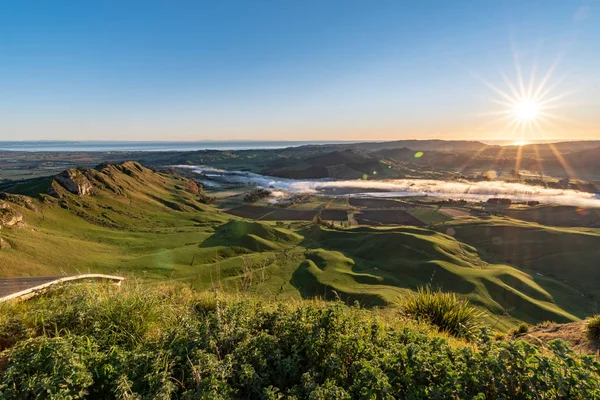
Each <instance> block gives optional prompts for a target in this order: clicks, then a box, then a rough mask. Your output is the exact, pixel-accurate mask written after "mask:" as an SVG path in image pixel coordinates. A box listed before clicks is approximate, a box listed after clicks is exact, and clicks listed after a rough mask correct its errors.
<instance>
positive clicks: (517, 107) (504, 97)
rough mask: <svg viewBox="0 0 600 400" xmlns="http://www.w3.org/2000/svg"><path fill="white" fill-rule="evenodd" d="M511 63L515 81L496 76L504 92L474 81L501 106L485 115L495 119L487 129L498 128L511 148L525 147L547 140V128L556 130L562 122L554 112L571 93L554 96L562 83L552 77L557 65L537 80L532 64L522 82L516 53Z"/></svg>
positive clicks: (503, 74) (484, 81) (560, 117)
mask: <svg viewBox="0 0 600 400" xmlns="http://www.w3.org/2000/svg"><path fill="white" fill-rule="evenodd" d="M514 59H515V72H516V74H515V75H516V78H514V79H512V80H511V79H510V78H509V77H508V75H507V74H505V73H504V72H502V71H501V72H500V75H501V76H502V80H503V82H504V85H505V87H504V88H501V87H499V86H498V85H495V84H493V83H491V82H490V81H488V80H486V79H482V78H480V77H477V76H476V78H477V79H478V80H480V81H481V82H483V84H485V86H487V87H488V88H489V89H491V91H492V92H493V93H494V96H493V97H492V98H490V99H489V100H490V101H491V102H492V103H494V104H496V105H499V106H501V108H500V109H497V110H494V111H491V112H488V113H485V115H488V116H489V115H495V116H498V118H496V119H494V120H493V121H491V122H490V125H495V126H498V125H499V124H501V125H502V130H501V133H502V134H503V135H509V136H510V137H512V139H513V140H514V142H515V144H526V143H528V142H529V140H531V139H532V138H534V139H535V138H540V137H544V136H547V134H548V127H552V128H554V129H558V130H560V126H558V124H557V123H559V122H561V121H565V120H566V118H564V116H561V115H560V114H559V113H557V111H558V112H560V109H561V108H562V107H564V106H565V105H566V104H564V103H561V102H562V101H563V100H564V99H565V98H567V97H568V96H570V95H572V94H573V93H574V92H573V91H565V92H558V90H557V88H558V86H559V84H560V83H561V82H562V80H561V79H554V77H553V75H554V72H555V70H556V67H557V65H558V61H556V62H555V63H554V64H553V65H552V66H551V67H550V68H549V69H548V70H547V71H546V73H545V74H543V76H541V78H538V77H537V76H536V71H537V63H534V65H533V67H532V69H531V72H530V73H529V76H528V77H527V79H526V78H525V77H524V76H523V72H522V71H523V68H522V66H521V65H520V62H519V58H518V56H517V55H516V53H515V57H514ZM545 138H546V139H547V137H545Z"/></svg>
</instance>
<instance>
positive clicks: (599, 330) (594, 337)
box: [585, 315, 600, 344]
mask: <svg viewBox="0 0 600 400" xmlns="http://www.w3.org/2000/svg"><path fill="white" fill-rule="evenodd" d="M585 333H586V336H587V337H588V339H589V340H590V341H592V342H594V343H597V344H600V315H596V316H595V317H593V318H590V319H589V320H588V321H587V322H586V326H585Z"/></svg>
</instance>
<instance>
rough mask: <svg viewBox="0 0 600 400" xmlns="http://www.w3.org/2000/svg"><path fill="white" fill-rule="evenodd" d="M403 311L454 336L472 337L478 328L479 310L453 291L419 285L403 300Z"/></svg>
mask: <svg viewBox="0 0 600 400" xmlns="http://www.w3.org/2000/svg"><path fill="white" fill-rule="evenodd" d="M403 308H404V311H405V312H407V313H408V314H410V315H411V316H413V317H414V318H417V319H421V320H425V321H427V322H429V323H430V324H432V325H434V326H437V327H438V328H439V329H440V330H441V331H444V332H448V333H450V334H451V335H454V336H456V337H464V338H467V339H469V338H473V337H474V336H475V335H476V333H477V332H478V331H479V330H480V328H481V326H480V319H481V316H482V314H481V312H480V311H478V310H477V309H476V308H475V307H473V306H471V305H469V302H468V301H466V300H461V299H459V298H458V296H457V295H456V294H454V293H444V292H442V291H433V290H431V288H430V287H429V286H426V287H424V288H423V287H420V288H419V289H418V290H417V293H415V294H413V295H410V296H409V297H408V298H407V299H405V300H404V302H403Z"/></svg>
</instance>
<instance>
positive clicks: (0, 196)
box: [0, 192, 37, 211]
mask: <svg viewBox="0 0 600 400" xmlns="http://www.w3.org/2000/svg"><path fill="white" fill-rule="evenodd" d="M2 200H4V201H2ZM6 202H10V203H13V204H18V205H20V206H22V207H25V208H27V209H28V210H31V211H37V207H36V206H35V204H34V202H33V201H32V200H31V199H30V198H29V197H27V196H22V195H20V194H12V193H4V192H0V208H8V207H3V206H2V203H5V204H6Z"/></svg>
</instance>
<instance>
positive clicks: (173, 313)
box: [0, 283, 600, 400]
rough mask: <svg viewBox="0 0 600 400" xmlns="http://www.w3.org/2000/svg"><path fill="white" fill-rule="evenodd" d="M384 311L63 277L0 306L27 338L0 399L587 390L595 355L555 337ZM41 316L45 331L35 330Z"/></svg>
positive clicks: (572, 393)
mask: <svg viewBox="0 0 600 400" xmlns="http://www.w3.org/2000/svg"><path fill="white" fill-rule="evenodd" d="M75 300H78V301H79V305H78V308H77V312H73V310H70V311H68V315H70V316H77V315H78V313H81V314H82V316H81V317H78V318H74V319H72V320H71V321H70V323H69V325H68V329H67V328H66V326H65V325H64V324H65V323H66V322H68V321H66V320H65V317H66V315H67V314H63V313H64V312H66V311H65V310H67V309H69V308H71V306H72V305H73V303H74V301H75ZM98 301H100V302H102V303H105V304H104V305H103V306H102V307H100V309H101V310H107V311H106V312H102V311H98V309H97V306H96V303H97V302H98ZM113 302H114V305H111V303H113ZM144 302H149V304H150V306H149V307H150V308H151V309H152V310H153V311H152V312H150V311H148V310H146V309H144V308H143V307H142V309H141V311H140V312H141V314H142V315H143V316H144V318H147V319H148V320H149V321H150V322H148V325H147V326H146V327H144V328H143V329H142V330H141V331H140V326H138V324H137V323H129V322H127V321H126V320H127V319H130V318H132V315H131V313H130V312H129V311H124V312H121V311H118V310H129V309H132V308H136V307H138V306H141V304H142V303H144ZM459 303H460V304H464V303H463V302H459ZM109 310H112V311H109ZM33 311H35V312H33ZM380 312H381V313H382V314H380ZM383 313H384V311H377V312H375V311H373V310H365V309H361V308H359V307H347V306H345V305H343V304H342V303H325V302H321V301H316V300H315V301H306V302H297V303H293V302H292V303H290V302H288V303H263V302H259V301H257V300H256V299H254V298H250V297H242V296H237V297H232V296H225V295H222V294H198V293H194V292H191V291H189V290H187V289H185V288H184V287H181V286H179V287H173V288H169V287H158V288H157V287H153V286H150V285H148V286H141V287H138V286H135V285H134V286H133V287H131V284H127V283H125V284H124V285H123V287H122V288H121V289H120V290H115V289H114V288H110V287H108V286H107V287H98V286H93V285H89V286H88V285H85V286H82V287H76V286H74V287H71V288H70V290H68V291H67V290H64V291H58V292H57V293H55V295H52V296H49V297H47V296H40V297H39V298H36V299H32V300H31V301H28V302H22V303H19V304H15V305H12V306H10V307H8V306H7V307H6V308H0V320H2V319H4V320H7V319H8V318H7V317H8V316H9V315H10V316H11V318H18V319H21V320H22V322H23V324H24V325H26V328H27V329H25V331H24V332H25V334H26V335H29V336H31V335H33V336H35V337H33V338H29V337H28V338H27V339H24V340H20V341H19V342H18V343H17V344H16V345H14V346H13V347H11V348H9V349H7V350H5V351H3V352H2V353H0V360H1V361H2V366H1V368H0V398H2V399H34V398H48V399H69V398H70V399H77V398H90V399H111V398H124V399H155V398H157V399H171V398H179V399H278V398H294V399H298V400H300V399H336V398H338V399H359V398H361V399H363V398H368V399H375V398H377V399H379V398H381V399H391V398H408V399H430V398H431V399H433V398H435V399H463V398H478V399H484V398H486V399H492V398H518V399H530V400H533V399H555V398H562V399H567V398H568V399H591V398H600V389H599V388H600V364H599V363H598V362H597V361H596V360H594V358H593V357H591V356H580V355H577V354H576V353H574V352H573V351H572V350H570V349H569V348H568V347H567V345H566V344H565V343H564V342H561V341H552V342H549V343H548V344H547V347H546V348H545V349H544V350H542V349H541V348H539V347H537V346H535V345H533V344H529V343H526V342H524V341H520V340H516V341H515V340H506V341H502V342H497V341H494V340H491V338H489V337H487V336H485V335H483V334H482V335H480V336H478V340H477V341H476V342H475V343H470V344H466V343H465V342H464V341H462V340H456V339H452V341H451V342H449V341H448V340H447V339H446V338H443V337H441V336H440V335H438V334H435V333H426V332H425V331H421V330H420V328H418V326H419V325H418V324H416V323H413V322H410V321H403V322H402V323H400V322H399V321H398V320H394V319H392V318H389V317H390V315H391V314H383ZM60 315H62V316H61V317H60V318H59V316H60ZM157 315H158V316H162V318H157V317H156V316H157ZM41 316H43V317H44V318H46V319H50V320H52V321H55V322H56V323H57V328H58V329H56V330H48V329H46V330H43V329H42V330H39V329H34V328H33V327H39V326H40V325H41V322H40V320H39V318H40V317H41ZM107 316H112V318H113V319H112V324H113V325H114V326H115V327H114V328H113V327H110V326H109V325H106V322H102V324H101V325H102V326H103V327H104V328H107V329H110V330H111V332H112V333H109V334H108V335H103V334H101V332H100V333H98V332H96V333H95V334H89V333H87V332H91V330H90V328H89V325H91V322H93V321H94V320H96V319H101V320H103V321H104V318H106V317H107ZM59 323H60V324H62V325H59ZM11 325H15V326H17V325H21V324H20V323H15V324H13V323H11ZM42 326H45V325H43V324H42ZM17 330H18V331H20V332H23V330H22V329H21V328H17ZM114 332H118V334H114ZM149 332H152V334H148V333H149ZM127 336H133V337H136V339H135V340H133V341H127V340H125V341H124V340H123V338H124V337H127ZM451 343H452V344H451Z"/></svg>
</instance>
